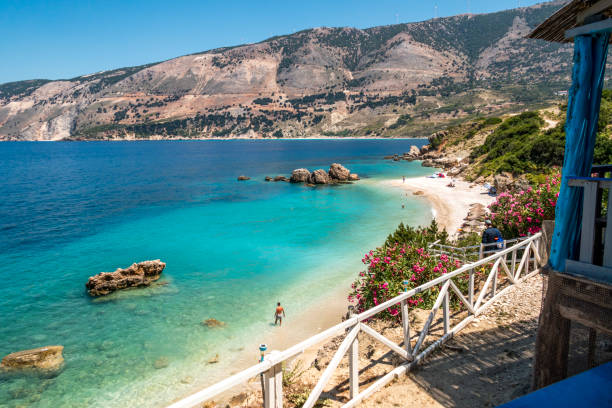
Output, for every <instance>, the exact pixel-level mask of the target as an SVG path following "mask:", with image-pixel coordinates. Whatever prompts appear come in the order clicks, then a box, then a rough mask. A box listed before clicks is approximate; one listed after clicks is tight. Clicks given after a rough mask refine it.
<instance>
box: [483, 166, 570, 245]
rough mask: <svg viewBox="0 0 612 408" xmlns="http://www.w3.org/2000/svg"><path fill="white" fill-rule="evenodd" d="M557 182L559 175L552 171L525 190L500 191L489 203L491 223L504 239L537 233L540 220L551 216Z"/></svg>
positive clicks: (556, 195) (552, 215) (554, 203)
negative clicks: (544, 178) (538, 182)
mask: <svg viewBox="0 0 612 408" xmlns="http://www.w3.org/2000/svg"><path fill="white" fill-rule="evenodd" d="M560 182H561V174H560V173H559V172H556V173H553V174H552V175H550V176H548V177H546V180H545V181H544V182H543V183H540V184H537V185H535V186H533V187H529V188H528V189H526V190H521V191H518V192H514V193H501V194H500V195H499V196H498V197H497V201H495V202H494V203H493V204H491V205H490V206H489V209H490V210H491V221H492V222H493V225H495V226H496V227H497V228H498V229H499V230H500V231H501V233H502V235H503V236H504V238H506V239H511V238H516V237H524V236H526V235H528V234H535V233H537V232H539V231H540V230H541V229H542V221H543V220H552V219H554V218H555V205H556V204H557V197H558V196H559V187H560Z"/></svg>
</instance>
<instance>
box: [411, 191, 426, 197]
mask: <svg viewBox="0 0 612 408" xmlns="http://www.w3.org/2000/svg"><path fill="white" fill-rule="evenodd" d="M423 194H425V192H424V191H421V190H417V191H415V192H414V193H412V195H416V196H418V195H423Z"/></svg>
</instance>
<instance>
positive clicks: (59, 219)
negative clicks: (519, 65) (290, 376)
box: [0, 140, 431, 407]
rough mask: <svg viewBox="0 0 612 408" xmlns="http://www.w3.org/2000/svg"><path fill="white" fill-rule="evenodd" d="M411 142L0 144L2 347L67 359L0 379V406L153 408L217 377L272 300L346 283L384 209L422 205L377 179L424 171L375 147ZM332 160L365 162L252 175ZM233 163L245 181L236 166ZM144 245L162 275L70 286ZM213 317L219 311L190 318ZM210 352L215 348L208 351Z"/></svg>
mask: <svg viewBox="0 0 612 408" xmlns="http://www.w3.org/2000/svg"><path fill="white" fill-rule="evenodd" d="M411 144H415V141H410V140H408V141H406V140H404V141H402V140H394V141H372V140H370V141H258V142H248V141H244V142H189V143H175V144H172V143H168V142H145V143H131V144H130V143H74V144H18V143H16V144H12V143H7V144H3V145H0V153H2V154H3V156H4V157H8V160H7V161H5V162H4V163H5V164H4V165H0V170H1V171H3V172H8V173H5V174H8V175H9V177H7V179H6V180H5V181H3V182H2V183H3V184H0V187H1V188H2V191H4V192H5V194H6V196H7V197H8V199H7V200H5V203H4V204H2V206H1V207H0V209H1V210H2V212H1V214H2V215H3V217H2V220H3V221H2V224H1V225H0V232H1V233H2V239H1V240H0V248H2V253H1V254H0V274H1V276H2V277H3V283H4V285H3V286H2V287H1V288H0V312H1V315H2V325H1V327H0V354H2V355H4V354H8V353H10V352H13V351H17V350H22V349H27V348H32V347H39V346H43V345H50V344H61V345H64V346H65V349H64V357H65V360H66V364H65V367H64V369H63V371H62V372H61V373H60V374H59V375H57V376H55V377H52V378H41V377H36V376H27V377H20V376H3V377H0V406H2V407H17V406H30V407H59V406H62V407H64V406H65V407H85V406H96V407H104V406H109V407H110V406H113V407H115V406H122V407H150V406H164V405H165V404H167V403H168V402H170V401H172V400H173V399H174V398H176V397H178V396H181V395H184V394H186V393H189V392H191V391H193V390H194V389H195V388H197V387H199V386H201V385H203V384H208V383H211V382H213V381H214V380H217V379H220V378H222V377H223V376H226V375H229V374H230V372H231V371H232V370H233V369H232V368H230V367H229V365H230V364H231V362H233V361H237V359H238V360H239V357H240V355H241V353H244V352H245V349H255V348H256V347H257V345H258V344H259V343H260V342H262V341H263V340H264V339H265V338H266V336H267V335H268V334H269V332H270V330H271V329H272V328H271V326H270V318H271V317H272V311H273V308H274V305H275V302H276V301H281V302H282V303H283V305H284V306H285V308H286V309H287V311H288V313H296V311H303V310H307V309H308V306H309V305H311V304H313V303H314V302H316V301H319V300H321V299H324V297H325V295H326V294H329V293H331V292H332V291H334V290H337V289H338V288H339V287H348V284H349V283H350V281H351V280H352V279H353V277H354V276H355V275H356V273H357V272H358V271H359V270H360V269H361V266H362V265H361V263H360V259H361V257H362V255H363V253H364V252H366V251H367V250H369V249H371V248H373V247H375V246H377V245H380V244H381V243H382V242H383V241H384V239H385V237H386V236H387V234H389V233H390V232H391V231H392V230H393V228H394V227H395V226H396V225H397V224H398V223H399V222H400V221H404V222H407V223H409V224H412V225H416V224H422V223H426V222H428V221H429V220H430V219H431V214H430V209H429V208H428V207H427V206H426V205H425V203H424V202H423V201H420V200H413V199H412V198H411V197H408V198H407V197H406V196H405V195H404V194H401V193H400V192H399V191H397V190H393V189H389V188H383V187H381V186H379V183H378V182H379V181H380V180H384V179H390V178H401V176H403V175H405V176H407V177H410V176H417V175H425V174H428V173H429V172H430V171H431V170H429V169H423V168H422V167H420V165H419V164H418V163H407V162H399V163H397V162H390V161H384V160H382V156H383V155H385V154H389V153H396V152H402V151H407V150H408V149H409V147H410V145H411ZM419 144H422V142H421V141H419ZM143 151H145V153H146V154H145V153H143ZM334 161H338V162H341V163H343V164H345V165H346V166H347V167H349V168H350V169H351V170H352V171H353V172H357V173H359V174H361V175H362V176H363V177H364V178H363V179H362V180H361V181H359V182H357V183H355V184H350V185H340V186H323V187H316V188H311V187H305V186H303V185H291V184H289V183H282V182H281V183H270V182H265V181H263V177H264V176H266V175H276V174H288V173H289V172H290V170H291V169H292V168H296V167H308V168H310V169H314V168H319V167H328V166H329V164H330V163H331V162H334ZM2 166H5V167H2ZM243 173H244V174H247V175H249V176H251V177H252V180H250V181H247V182H240V183H238V182H237V181H235V177H236V175H237V174H243ZM409 200H410V201H409ZM402 205H405V208H402ZM158 258H160V259H161V260H163V261H164V262H166V264H167V267H166V269H165V271H164V273H163V275H162V279H161V282H163V283H167V284H164V285H159V286H154V287H151V288H147V289H141V290H134V291H128V292H123V293H118V294H114V295H111V296H108V297H106V298H98V299H91V298H90V297H89V296H88V295H87V294H86V293H85V290H84V283H85V282H86V281H87V278H88V277H89V276H91V275H93V274H96V273H98V272H101V271H112V270H114V269H116V268H117V267H126V266H128V265H130V264H131V263H133V262H138V261H142V260H147V259H158ZM211 317H212V318H216V319H218V320H221V321H224V322H226V323H227V326H226V327H224V328H223V329H216V330H213V329H208V328H206V327H204V326H203V325H202V324H201V322H202V321H203V320H205V319H207V318H211ZM216 354H219V357H220V360H221V363H219V364H217V365H208V364H206V363H207V361H208V360H209V359H211V358H212V357H213V356H215V355H216ZM156 365H157V367H158V368H156V367H155V366H156ZM162 366H163V367H162ZM160 367H161V368H160Z"/></svg>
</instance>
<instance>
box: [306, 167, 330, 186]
mask: <svg viewBox="0 0 612 408" xmlns="http://www.w3.org/2000/svg"><path fill="white" fill-rule="evenodd" d="M310 183H311V184H328V183H329V175H328V174H327V172H326V171H325V170H323V169H318V170H315V171H313V172H312V174H311V175H310Z"/></svg>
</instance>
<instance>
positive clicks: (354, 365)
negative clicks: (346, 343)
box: [348, 306, 359, 399]
mask: <svg viewBox="0 0 612 408" xmlns="http://www.w3.org/2000/svg"><path fill="white" fill-rule="evenodd" d="M354 310H355V309H354V308H353V307H350V306H349V318H351V317H353V314H354ZM348 357H349V388H350V389H349V397H350V399H353V398H355V396H357V395H358V394H359V339H358V338H357V337H355V340H353V343H352V344H351V348H350V349H349V356H348Z"/></svg>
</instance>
